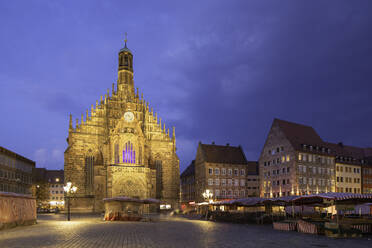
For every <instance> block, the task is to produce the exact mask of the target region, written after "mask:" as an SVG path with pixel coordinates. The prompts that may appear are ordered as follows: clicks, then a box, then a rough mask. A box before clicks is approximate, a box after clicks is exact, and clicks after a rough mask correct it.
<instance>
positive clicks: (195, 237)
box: [0, 214, 372, 248]
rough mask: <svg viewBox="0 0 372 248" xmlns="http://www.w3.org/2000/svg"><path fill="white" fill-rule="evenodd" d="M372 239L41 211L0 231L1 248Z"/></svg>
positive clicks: (364, 243)
mask: <svg viewBox="0 0 372 248" xmlns="http://www.w3.org/2000/svg"><path fill="white" fill-rule="evenodd" d="M371 246H372V238H371V237H370V238H368V237H365V238H361V239H331V238H327V237H325V236H316V235H309V234H301V233H296V232H283V231H276V230H273V228H272V226H271V225H240V224H227V223H216V222H210V221H200V220H188V219H184V218H178V217H167V218H161V219H159V220H157V221H155V222H104V221H102V219H101V218H100V217H98V216H73V219H72V221H71V222H67V221H65V216H64V215H54V214H51V215H41V216H39V218H38V224H36V225H33V226H25V227H16V228H13V229H8V230H3V231H1V232H0V247H71V248H75V247H76V248H77V247H79V248H80V247H115V248H116V247H193V248H196V247H338V248H342V247H348V248H349V247H353V248H355V247H371Z"/></svg>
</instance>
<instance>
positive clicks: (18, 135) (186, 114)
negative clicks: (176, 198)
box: [0, 0, 372, 171]
mask: <svg viewBox="0 0 372 248" xmlns="http://www.w3.org/2000/svg"><path fill="white" fill-rule="evenodd" d="M125 32H127V33H128V47H129V49H130V50H131V51H132V52H133V54H134V80H135V87H138V88H139V89H140V92H143V94H144V98H145V100H146V101H148V102H149V103H150V107H153V108H154V110H155V111H156V112H157V113H158V115H159V116H160V117H162V119H163V120H164V121H165V123H166V126H167V127H172V126H175V127H176V135H177V146H178V150H177V153H178V155H179V157H180V167H181V171H182V170H183V169H184V168H185V167H186V166H187V165H188V164H189V163H190V161H191V160H192V159H193V158H195V154H196V149H197V145H198V142H199V141H201V142H203V143H211V142H212V141H215V142H216V144H226V143H230V144H231V145H236V146H237V145H239V144H240V145H242V147H243V148H244V151H245V153H246V156H247V159H249V160H257V159H258V157H259V154H260V152H261V149H262V147H263V144H264V142H265V139H266V135H267V133H268V132H269V128H270V126H271V123H272V121H273V119H274V118H280V119H284V120H288V121H294V122H298V123H303V124H307V125H311V126H313V127H314V128H315V130H316V131H317V132H318V133H319V135H320V136H321V137H322V138H323V139H324V140H327V141H329V142H339V141H342V142H343V143H344V144H348V145H355V146H361V147H372V97H371V96H372V62H371V60H372V1H370V0H365V1H358V0H352V1H351V0H346V1H341V0H335V1H331V0H313V1H307V0H306V1H305V0H303V1H301V0H293V1H289V0H288V1H287V0H280V1H278V0H274V1H267V0H264V1H262V0H257V1H251V0H242V1H233V0H226V1H216V0H210V1H182V2H181V1H108V0H105V1H92V0H90V1H67V0H63V1H62V0H46V1H19V0H14V1H1V2H0V35H1V39H0V50H1V56H0V106H1V107H0V116H1V122H0V146H3V147H5V148H7V149H10V150H12V151H14V152H16V153H18V154H21V155H23V156H25V157H28V158H30V159H32V160H35V161H36V164H37V167H47V168H49V169H63V164H64V158H63V153H64V151H65V149H66V148H67V142H66V138H67V135H68V120H69V114H70V113H71V114H72V115H73V118H74V123H75V119H76V118H79V119H80V118H81V114H82V113H85V111H86V109H89V108H90V106H91V104H95V101H96V100H98V99H99V98H100V96H101V95H104V94H105V93H106V91H107V89H108V88H109V89H110V94H111V86H112V83H113V82H115V83H116V80H117V61H118V58H117V56H118V51H119V50H120V48H122V47H123V45H124V41H123V40H124V33H125Z"/></svg>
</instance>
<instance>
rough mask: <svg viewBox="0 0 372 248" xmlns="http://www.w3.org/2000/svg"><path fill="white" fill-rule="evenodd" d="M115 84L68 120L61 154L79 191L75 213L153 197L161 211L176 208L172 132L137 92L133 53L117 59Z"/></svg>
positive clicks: (176, 161) (125, 50)
mask: <svg viewBox="0 0 372 248" xmlns="http://www.w3.org/2000/svg"><path fill="white" fill-rule="evenodd" d="M118 57H119V58H118V59H119V63H118V80H117V84H116V85H115V84H112V91H111V94H110V90H109V89H108V90H107V93H106V94H105V95H104V96H102V95H101V98H100V100H97V101H96V103H95V105H92V106H91V109H90V110H87V111H86V115H85V118H84V114H82V116H81V120H80V122H79V119H76V126H75V127H74V125H73V121H72V116H71V115H70V121H69V129H68V138H67V143H68V147H67V149H66V151H65V153H64V161H65V162H64V171H65V181H66V182H71V183H72V184H73V185H74V186H76V187H77V192H76V193H75V194H74V195H73V198H72V199H71V209H72V210H73V211H76V212H100V211H102V210H103V209H104V205H103V199H104V198H111V197H117V196H127V197H134V198H139V199H146V198H156V199H159V200H160V201H161V206H166V207H167V208H171V209H177V208H178V206H179V187H180V186H179V185H180V182H179V180H180V179H179V178H180V175H179V173H180V172H179V159H178V156H177V154H176V136H175V128H174V127H173V128H172V130H171V131H172V134H170V133H169V128H168V129H166V126H165V123H164V121H163V122H162V119H161V118H160V117H159V116H158V115H157V113H156V112H154V110H153V108H150V107H149V103H148V102H146V101H145V100H144V98H143V94H139V92H138V88H137V90H135V87H134V81H133V54H132V52H131V51H130V50H129V49H128V48H127V40H125V45H124V48H122V49H121V50H120V51H119V54H118Z"/></svg>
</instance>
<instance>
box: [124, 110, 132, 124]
mask: <svg viewBox="0 0 372 248" xmlns="http://www.w3.org/2000/svg"><path fill="white" fill-rule="evenodd" d="M124 120H126V121H127V122H132V121H133V120H134V114H133V113H132V112H125V113H124Z"/></svg>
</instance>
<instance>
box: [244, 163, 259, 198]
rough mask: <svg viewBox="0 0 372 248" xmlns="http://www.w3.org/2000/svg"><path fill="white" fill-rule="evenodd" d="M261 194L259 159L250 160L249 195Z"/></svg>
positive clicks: (248, 169) (248, 171) (248, 167)
mask: <svg viewBox="0 0 372 248" xmlns="http://www.w3.org/2000/svg"><path fill="white" fill-rule="evenodd" d="M259 195H260V177H259V167H258V162H257V161H248V164H247V196H248V197H257V196H259Z"/></svg>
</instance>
